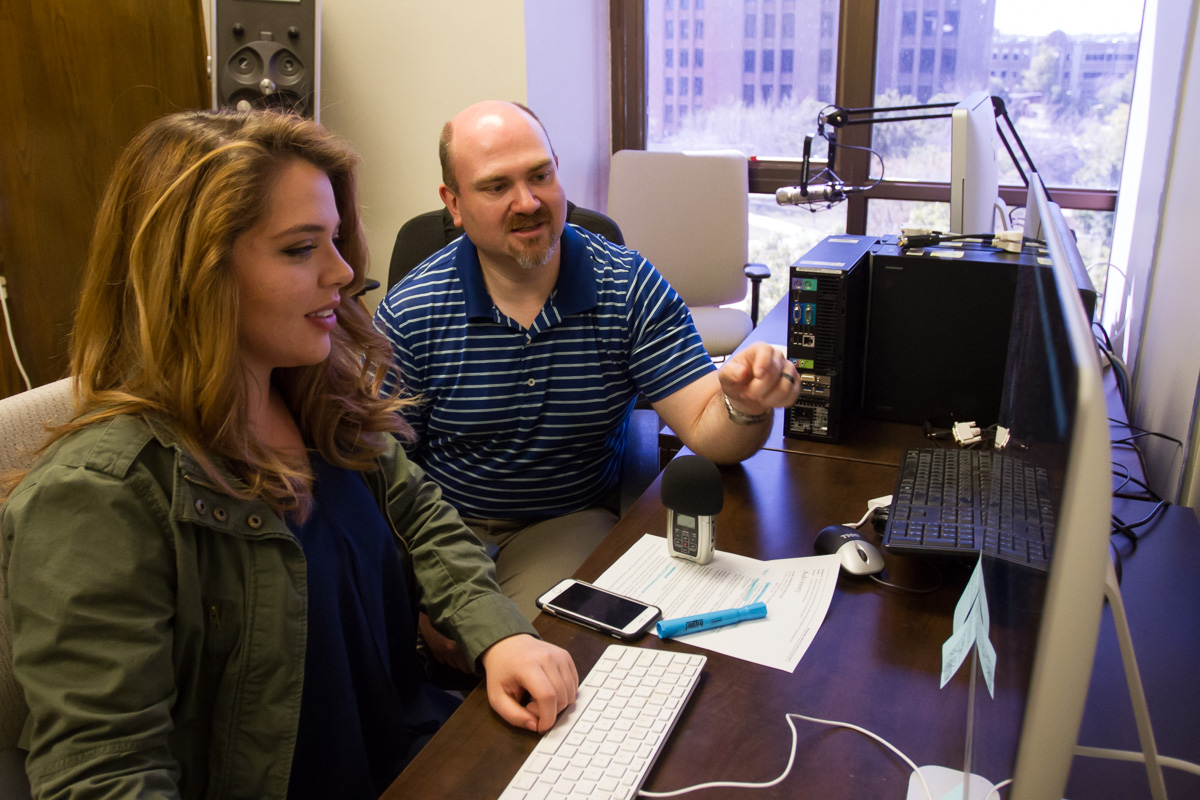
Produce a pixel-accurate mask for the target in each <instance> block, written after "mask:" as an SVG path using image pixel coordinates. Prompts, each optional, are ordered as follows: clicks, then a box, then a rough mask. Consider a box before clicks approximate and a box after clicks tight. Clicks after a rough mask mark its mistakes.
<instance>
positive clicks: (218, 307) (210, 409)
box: [56, 111, 411, 518]
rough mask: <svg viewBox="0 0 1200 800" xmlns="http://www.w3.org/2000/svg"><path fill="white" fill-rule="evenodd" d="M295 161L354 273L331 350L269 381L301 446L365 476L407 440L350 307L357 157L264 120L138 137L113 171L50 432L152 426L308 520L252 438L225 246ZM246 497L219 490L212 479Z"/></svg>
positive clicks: (165, 128)
mask: <svg viewBox="0 0 1200 800" xmlns="http://www.w3.org/2000/svg"><path fill="white" fill-rule="evenodd" d="M296 158H299V159H303V160H305V161H307V162H309V163H311V164H313V165H314V166H316V167H317V168H318V169H320V170H322V171H323V172H324V173H325V174H326V175H328V176H329V181H330V183H331V184H332V186H333V193H334V197H335V199H336V203H337V209H338V212H339V214H340V215H341V225H340V228H339V232H338V233H339V241H338V245H337V247H338V250H339V251H340V252H341V255H342V258H344V259H345V261H346V263H348V264H349V265H350V266H351V268H352V269H353V270H354V279H353V280H352V281H351V282H350V283H349V284H347V285H346V286H344V287H342V290H341V294H342V298H343V302H342V303H341V305H339V306H338V309H337V311H336V314H337V317H338V325H337V327H336V328H335V329H334V331H333V333H332V334H331V336H330V339H331V342H332V351H331V353H330V356H329V358H328V359H326V360H325V361H323V362H322V363H320V364H315V365H312V366H306V367H295V368H289V369H279V370H276V371H275V373H274V381H275V383H276V386H277V387H278V388H279V389H280V391H281V393H282V394H283V396H284V398H285V399H286V401H287V403H288V405H289V407H290V409H291V411H292V414H293V416H294V417H295V419H296V422H297V424H298V425H299V427H300V430H301V432H302V433H303V435H304V437H305V439H306V440H307V442H308V443H309V445H310V446H311V447H313V448H315V449H316V450H317V451H319V452H320V454H321V455H322V456H323V457H324V458H325V459H326V460H327V461H329V462H330V463H331V464H334V465H337V466H340V467H345V468H350V469H357V470H363V469H368V468H370V466H371V465H372V463H373V459H374V457H375V456H377V455H378V454H379V453H380V452H381V451H382V450H383V448H384V445H385V443H386V438H387V437H388V436H389V435H392V434H399V435H401V436H410V435H411V428H409V427H408V426H407V424H405V423H404V422H403V420H402V419H401V418H400V416H399V415H398V414H397V413H396V411H397V410H398V409H399V408H400V406H401V403H400V402H399V401H398V400H396V399H395V398H394V397H386V396H382V392H381V387H382V384H383V379H384V376H385V375H386V374H387V372H388V370H389V369H390V368H391V367H392V365H393V359H392V351H391V347H390V345H389V344H388V342H387V340H386V339H384V338H383V337H382V336H381V335H380V334H379V333H378V332H376V331H375V329H374V328H373V327H372V325H371V321H370V318H369V317H368V315H367V313H366V311H365V310H364V309H363V307H362V306H361V305H360V303H359V302H358V301H357V300H356V299H355V298H354V295H355V294H356V293H357V292H358V291H359V290H361V288H362V286H363V282H364V280H365V278H366V269H367V252H366V244H365V240H364V236H363V231H362V227H361V223H360V219H359V209H358V201H357V190H356V180H355V168H356V165H357V160H358V159H357V156H356V155H355V154H354V153H353V152H352V151H351V150H350V148H349V147H348V146H346V145H345V144H344V143H343V142H342V141H341V140H340V139H338V138H337V137H335V136H334V135H332V134H330V133H329V132H327V131H326V130H324V129H323V128H321V127H320V126H319V125H317V124H316V123H314V122H312V121H310V120H307V119H304V118H302V117H299V116H296V115H293V114H286V113H281V112H272V111H254V112H184V113H179V114H173V115H171V116H167V117H163V118H162V119H159V120H157V121H156V122H154V123H152V124H151V125H149V126H148V127H147V128H146V129H144V130H143V131H142V132H141V133H139V134H138V135H137V137H136V138H134V140H133V141H132V142H131V143H130V144H129V146H128V147H127V148H126V149H125V152H124V153H123V154H122V156H121V158H120V160H119V161H118V163H117V165H116V168H115V170H114V173H113V177H112V179H111V181H110V183H109V186H108V189H107V191H106V192H105V195H104V199H103V201H102V203H101V207H100V213H99V215H98V217H97V220H96V229H95V233H94V235H93V239H92V246H91V250H90V252H89V255H88V265H87V273H86V277H85V280H84V285H83V293H82V296H81V300H80V304H79V312H78V315H77V317H76V321H75V328H74V331H73V333H72V339H71V373H72V376H73V378H74V390H75V394H76V401H77V403H78V405H79V409H80V412H81V413H80V415H79V416H78V417H76V419H75V420H73V421H72V422H71V423H69V424H68V425H66V426H64V427H63V428H61V429H58V431H56V433H57V435H58V436H62V435H64V434H66V433H68V432H70V431H71V430H74V429H76V428H80V427H83V426H85V425H89V424H92V423H95V422H97V421H99V420H102V419H106V418H109V417H113V416H117V415H120V414H156V415H161V416H162V417H165V418H166V419H167V420H168V421H169V423H170V424H171V425H172V426H173V427H174V429H175V431H176V432H177V434H178V435H179V437H180V439H181V441H182V443H183V445H184V446H185V447H186V448H187V450H188V451H189V452H191V453H192V455H193V456H194V457H196V459H197V460H198V461H199V462H200V464H201V466H202V468H203V469H204V471H205V472H206V473H207V475H208V477H209V478H210V479H211V480H212V481H213V482H215V483H216V484H218V485H220V486H221V487H222V488H223V489H224V490H226V491H229V492H231V493H233V494H235V495H240V496H260V497H262V498H264V499H265V500H266V502H267V503H268V504H269V505H271V506H272V507H273V508H274V509H276V510H277V511H279V512H281V513H290V514H293V515H295V516H296V517H298V518H304V517H305V516H307V513H308V509H309V506H310V503H311V484H310V481H309V478H308V470H307V469H305V467H304V465H296V464H294V463H289V462H288V461H287V460H286V459H284V458H282V457H281V456H280V455H279V454H277V453H274V452H271V451H269V450H266V449H264V448H262V447H260V446H259V445H258V444H257V443H256V440H255V438H254V437H253V436H252V435H250V431H249V430H248V420H247V387H246V378H245V376H244V374H243V372H242V365H241V360H240V357H239V351H238V295H237V291H236V288H235V282H234V277H233V272H232V269H231V258H230V253H231V250H232V248H233V243H234V240H235V239H236V238H237V237H238V236H239V235H240V234H242V233H244V232H245V231H246V230H248V229H249V228H250V227H252V226H253V225H254V224H255V223H256V222H257V221H258V219H259V217H260V216H261V215H262V214H263V213H264V211H265V209H266V203H267V195H268V193H269V192H270V190H271V187H272V185H273V182H274V179H275V177H276V175H277V174H278V172H279V170H280V169H281V167H282V166H283V165H285V164H286V163H287V162H289V161H290V160H292V159H296ZM218 463H219V464H220V465H222V466H223V467H224V468H225V469H227V470H228V471H230V472H232V474H233V475H234V476H235V477H236V478H237V479H238V481H237V483H239V484H242V485H231V482H230V481H228V480H226V479H225V478H224V476H223V474H222V472H221V470H220V469H218V467H217V464H218Z"/></svg>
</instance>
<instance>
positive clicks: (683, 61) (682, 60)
mask: <svg viewBox="0 0 1200 800" xmlns="http://www.w3.org/2000/svg"><path fill="white" fill-rule="evenodd" d="M687 62H688V51H687V50H680V51H679V66H680V68H683V67H686V66H687ZM668 66H670V65H669V64H668Z"/></svg>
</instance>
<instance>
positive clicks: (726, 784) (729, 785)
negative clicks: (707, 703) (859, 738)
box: [638, 712, 998, 800]
mask: <svg viewBox="0 0 1200 800" xmlns="http://www.w3.org/2000/svg"><path fill="white" fill-rule="evenodd" d="M783 716H784V719H785V720H787V724H788V727H789V728H791V729H792V749H791V752H790V753H789V754H788V760H787V766H786V767H784V769H783V772H782V773H781V774H780V775H779V777H778V778H774V779H772V780H769V781H764V782H762V783H741V782H738V781H711V782H709V783H698V784H696V785H695V786H688V787H685V788H683V789H675V790H674V791H670V792H647V791H641V792H638V796H639V797H678V796H679V795H681V794H687V793H688V792H695V791H699V790H700V789H767V788H770V787H772V786H775V785H777V784H779V783H780V782H781V781H783V779H784V778H786V777H787V776H788V774H789V773H790V772H791V771H792V765H793V764H794V763H795V761H796V744H797V741H798V739H799V736H800V734H799V732H798V731H797V730H796V724H795V723H794V722H793V721H792V720H793V718H799V719H803V720H808V721H809V722H819V723H821V724H822V725H832V726H834V727H839V728H849V729H850V730H852V731H857V732H859V733H861V734H863V735H864V736H867V737H869V738H871V739H874V740H875V741H877V742H879V743H880V744H882V745H883V746H884V747H886V748H887V749H889V750H891V751H892V752H893V753H895V754H896V755H897V756H899V757H900V758H901V759H902V760H903V761H904V763H906V764H908V766H910V767H912V771H913V774H915V775H916V776H917V779H918V780H919V781H920V782H921V787H922V788H923V789H924V790H925V797H926V798H928V800H934V797H933V792H932V791H931V790H930V788H929V784H928V783H927V782H926V781H925V776H924V775H922V774H921V770H920V768H919V767H917V765H916V764H915V763H913V761H912V759H910V758H909V757H908V756H906V755H904V753H902V752H900V750H899V749H898V748H897V747H896V746H895V745H893V744H892V743H891V742H889V741H887V740H886V739H884V738H883V737H882V736H879V735H877V734H874V733H871V731H869V730H867V729H866V728H860V727H859V726H857V725H853V724H851V723H849V722H838V721H837V720H830V719H819V718H817V717H807V716H805V715H804V714H797V713H795V712H792V713H788V714H784V715H783ZM997 788H998V787H997ZM993 791H995V790H993Z"/></svg>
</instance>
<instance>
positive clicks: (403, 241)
mask: <svg viewBox="0 0 1200 800" xmlns="http://www.w3.org/2000/svg"><path fill="white" fill-rule="evenodd" d="M567 222H570V223H573V224H575V225H578V226H579V227H581V228H584V229H586V230H589V231H591V232H592V233H598V234H600V235H601V236H603V237H604V238H605V239H608V240H609V241H610V242H612V243H613V244H620V245H623V244H625V237H624V236H622V235H621V229H620V228H619V227H617V223H615V222H613V221H612V220H611V219H609V218H608V217H606V216H604V215H603V214H601V213H600V212H599V211H590V210H589V209H586V208H580V207H579V206H577V205H575V204H574V203H572V202H570V201H568V202H567ZM462 234H463V229H462V228H459V227H456V226H455V224H454V219H453V218H452V217H451V216H450V212H449V211H447V210H446V209H445V208H442V209H439V210H437V211H427V212H425V213H424V214H418V215H417V216H415V217H413V218H412V219H410V220H409V221H408V222H406V223H404V225H402V226H401V227H400V232H399V233H397V234H396V244H395V245H394V246H393V247H392V262H391V265H390V266H389V267H388V287H389V288H390V287H392V286H395V285H396V284H397V283H399V282H400V279H401V278H403V277H404V276H405V275H407V274H408V273H409V271H410V270H411V269H412V268H413V267H415V266H416V265H417V264H420V263H421V262H422V261H424V260H425V259H427V258H429V257H430V256H431V255H433V254H434V253H436V252H437V251H438V250H441V249H442V248H443V247H445V246H446V245H448V244H450V243H451V242H453V241H454V240H455V239H457V238H458V237H459V236H462Z"/></svg>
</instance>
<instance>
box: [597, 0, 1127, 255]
mask: <svg viewBox="0 0 1200 800" xmlns="http://www.w3.org/2000/svg"><path fill="white" fill-rule="evenodd" d="M645 2H646V0H610V2H609V28H610V35H611V43H612V82H611V83H612V149H613V152H614V153H615V152H616V151H618V150H644V149H646V125H647V121H646V120H647V117H646V110H647V109H646V59H645V55H644V54H645V51H646V18H645ZM838 16H839V24H838V49H837V58H836V64H835V72H836V76H837V89H836V93H835V97H834V102H835V103H836V104H837V105H839V106H842V107H843V108H870V107H872V106H873V105H874V94H875V51H876V36H877V32H878V28H877V23H876V20H877V19H878V16H879V0H839V8H838ZM851 65H853V66H854V68H853V69H852V68H851ZM863 65H870V68H869V69H862V66H863ZM915 66H916V65H914V67H915ZM914 74H915V70H914ZM871 128H872V126H870V125H858V126H851V127H848V128H845V129H843V130H842V131H841V132H840V133H839V141H840V142H843V143H845V144H856V145H863V146H866V145H869V144H870V135H871ZM842 152H843V153H845V154H846V155H847V156H859V155H860V154H861V157H847V158H846V159H845V162H844V163H842V162H841V161H839V169H838V172H839V173H840V175H841V177H842V179H843V180H845V181H846V183H847V184H848V185H850V186H863V185H865V184H866V183H867V182H868V180H869V175H868V170H869V167H870V164H869V160H868V158H869V157H868V156H867V154H866V153H861V151H854V150H849V149H844V150H842ZM822 166H823V164H821V163H820V162H816V163H815V168H816V169H820V168H821V167H822ZM749 170H750V192H751V193H752V194H774V193H775V190H776V189H779V188H781V187H784V186H795V185H797V184H798V183H800V179H801V174H800V170H801V167H800V164H799V163H797V162H796V161H782V160H771V159H764V158H762V157H758V158H756V159H754V160H753V161H751V162H750V163H749ZM1050 188H1051V189H1052V190H1053V192H1054V199H1055V201H1056V202H1058V203H1059V205H1061V206H1062V207H1063V208H1069V209H1078V210H1083V211H1109V212H1111V211H1114V210H1115V209H1116V205H1117V192H1116V190H1114V189H1079V188H1061V187H1050ZM1000 197H1001V198H1002V199H1003V200H1004V202H1005V203H1007V204H1009V205H1010V206H1014V205H1024V204H1025V198H1026V190H1025V188H1024V187H1023V186H1011V185H1005V186H1001V187H1000ZM872 199H879V200H910V201H912V200H916V201H927V202H942V203H949V202H950V184H949V182H948V181H947V182H938V181H897V180H893V179H889V178H886V177H885V179H884V180H883V181H882V182H881V183H879V185H877V186H875V187H874V188H872V189H871V190H870V191H868V192H861V193H855V194H852V195H850V196H849V197H848V198H847V199H846V201H845V203H846V232H847V233H851V234H865V233H866V227H867V204H868V203H869V201H870V200H872Z"/></svg>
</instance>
